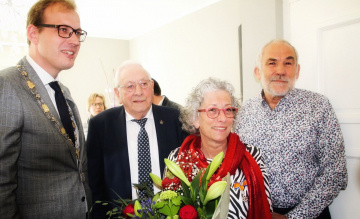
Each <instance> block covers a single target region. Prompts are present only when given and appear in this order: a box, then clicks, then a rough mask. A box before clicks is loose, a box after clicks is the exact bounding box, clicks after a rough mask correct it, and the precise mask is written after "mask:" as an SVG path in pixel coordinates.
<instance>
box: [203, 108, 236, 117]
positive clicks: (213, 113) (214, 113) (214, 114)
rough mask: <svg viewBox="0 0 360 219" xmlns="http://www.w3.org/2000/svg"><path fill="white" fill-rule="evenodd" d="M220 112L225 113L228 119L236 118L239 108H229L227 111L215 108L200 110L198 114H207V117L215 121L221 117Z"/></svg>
mask: <svg viewBox="0 0 360 219" xmlns="http://www.w3.org/2000/svg"><path fill="white" fill-rule="evenodd" d="M220 111H223V112H224V115H225V116H226V117H227V118H234V117H235V116H236V113H237V111H238V108H235V107H227V108H225V109H218V108H215V107H211V108H208V109H199V110H198V112H206V115H207V116H208V117H209V118H210V119H215V118H217V117H218V116H219V115H220Z"/></svg>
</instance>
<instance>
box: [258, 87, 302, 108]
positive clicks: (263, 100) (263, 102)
mask: <svg viewBox="0 0 360 219" xmlns="http://www.w3.org/2000/svg"><path fill="white" fill-rule="evenodd" d="M296 90H297V89H296V88H293V89H292V90H290V91H289V92H288V93H287V94H286V95H285V96H284V97H283V98H281V100H280V101H279V103H278V104H277V106H276V108H278V106H279V105H280V104H281V103H282V102H284V101H288V100H291V99H292V98H294V94H295V93H296ZM260 100H261V103H262V105H263V106H269V104H268V103H267V102H266V100H265V93H264V89H262V90H261V93H260ZM269 107H270V106H269Z"/></svg>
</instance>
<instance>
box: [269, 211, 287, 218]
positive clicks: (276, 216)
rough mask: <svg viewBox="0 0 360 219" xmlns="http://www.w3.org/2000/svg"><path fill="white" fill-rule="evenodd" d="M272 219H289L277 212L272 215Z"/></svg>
mask: <svg viewBox="0 0 360 219" xmlns="http://www.w3.org/2000/svg"><path fill="white" fill-rule="evenodd" d="M271 217H272V219H287V217H286V216H285V215H282V214H278V213H276V212H273V213H271Z"/></svg>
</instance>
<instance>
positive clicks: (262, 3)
mask: <svg viewBox="0 0 360 219" xmlns="http://www.w3.org/2000/svg"><path fill="white" fill-rule="evenodd" d="M241 19H242V33H243V34H242V47H243V99H244V101H246V100H247V99H249V98H251V97H254V96H255V95H259V93H260V90H261V86H260V84H259V83H258V82H257V81H256V79H255V77H254V73H253V72H254V67H255V60H256V57H257V55H258V53H259V52H260V50H261V49H262V47H263V46H264V45H265V44H266V43H267V42H269V41H270V40H272V39H274V38H282V1H281V0H251V1H248V0H241Z"/></svg>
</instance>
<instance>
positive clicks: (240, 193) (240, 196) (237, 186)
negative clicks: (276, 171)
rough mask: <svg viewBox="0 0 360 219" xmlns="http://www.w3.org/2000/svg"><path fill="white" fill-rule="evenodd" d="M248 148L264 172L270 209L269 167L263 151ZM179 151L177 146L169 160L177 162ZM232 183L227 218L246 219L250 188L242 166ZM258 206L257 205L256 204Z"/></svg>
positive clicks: (195, 171) (195, 170) (194, 172)
mask: <svg viewBox="0 0 360 219" xmlns="http://www.w3.org/2000/svg"><path fill="white" fill-rule="evenodd" d="M245 146H246V150H247V151H248V152H249V153H250V154H251V155H252V156H253V158H254V159H255V161H256V162H257V164H258V165H259V167H260V170H261V172H262V174H263V178H264V185H265V193H266V196H267V198H268V201H269V205H270V209H271V210H272V208H271V199H270V191H269V183H268V174H267V168H266V166H265V165H264V162H263V159H262V156H261V151H260V150H259V149H258V148H256V147H254V146H251V145H245ZM178 152H179V148H176V149H175V150H173V151H172V152H171V153H170V154H169V158H168V159H169V160H172V161H174V162H176V160H177V155H178ZM211 161H212V160H211V159H207V162H208V163H210V162H211ZM198 171H199V169H197V168H193V174H192V175H193V176H196V175H197V172H198ZM230 180H231V185H230V203H229V213H228V217H227V218H231V219H245V218H246V216H247V212H248V209H249V190H248V187H247V182H246V179H245V175H244V173H243V172H242V170H241V169H240V168H238V169H237V170H236V172H235V174H234V175H231V177H230ZM255 208H256V206H255Z"/></svg>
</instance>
